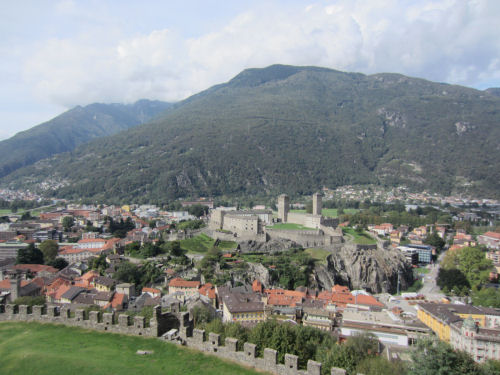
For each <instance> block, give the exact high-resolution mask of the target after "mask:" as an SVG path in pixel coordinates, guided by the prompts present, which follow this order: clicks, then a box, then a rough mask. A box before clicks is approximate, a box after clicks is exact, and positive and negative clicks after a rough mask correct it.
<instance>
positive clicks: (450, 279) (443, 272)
mask: <svg viewBox="0 0 500 375" xmlns="http://www.w3.org/2000/svg"><path fill="white" fill-rule="evenodd" d="M437 285H438V286H439V287H440V288H441V289H442V290H443V292H444V290H445V288H446V290H448V291H450V290H452V289H456V288H463V287H464V286H465V287H466V288H467V290H468V289H469V288H470V284H469V280H467V277H466V276H465V275H464V274H463V272H462V271H460V270H459V269H456V268H452V269H446V268H440V269H439V272H438V277H437Z"/></svg>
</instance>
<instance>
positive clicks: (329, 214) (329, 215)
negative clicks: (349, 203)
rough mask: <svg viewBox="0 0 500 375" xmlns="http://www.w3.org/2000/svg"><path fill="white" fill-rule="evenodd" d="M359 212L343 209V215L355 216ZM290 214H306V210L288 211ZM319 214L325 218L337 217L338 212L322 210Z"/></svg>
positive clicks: (330, 209)
mask: <svg viewBox="0 0 500 375" xmlns="http://www.w3.org/2000/svg"><path fill="white" fill-rule="evenodd" d="M358 211H359V210H357V209H355V208H345V209H344V213H345V214H350V215H352V214H355V213H356V212H358ZM290 212H296V213H302V214H305V213H306V210H290ZM321 214H322V215H323V216H326V217H334V218H336V217H338V216H339V215H338V210H337V209H336V208H323V209H322V210H321Z"/></svg>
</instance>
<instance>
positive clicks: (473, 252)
mask: <svg viewBox="0 0 500 375" xmlns="http://www.w3.org/2000/svg"><path fill="white" fill-rule="evenodd" d="M492 267H493V264H492V262H491V260H489V259H486V257H485V254H484V252H483V251H482V250H481V249H480V248H478V247H463V248H461V249H458V250H455V251H453V252H451V251H448V252H447V254H446V255H445V257H444V259H443V261H442V262H441V268H440V270H439V273H438V278H437V284H438V285H439V286H440V287H441V288H443V289H444V288H445V289H446V291H447V292H451V291H452V290H453V291H454V293H455V294H458V295H468V294H469V289H470V288H472V290H473V291H477V290H479V289H480V288H481V287H482V285H483V284H484V283H486V282H487V281H488V277H489V272H490V270H491V269H492ZM485 297H486V295H485ZM482 299H483V298H482V297H478V299H477V300H478V301H480V300H482Z"/></svg>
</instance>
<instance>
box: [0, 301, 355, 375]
mask: <svg viewBox="0 0 500 375" xmlns="http://www.w3.org/2000/svg"><path fill="white" fill-rule="evenodd" d="M0 321H26V322H29V321H36V322H41V323H55V324H64V325H68V326H76V327H82V328H87V329H94V330H97V331H107V332H114V333H121V334H129V335H130V334H131V335H137V336H147V337H161V339H163V340H165V341H167V342H172V343H176V344H183V345H186V346H188V347H190V348H193V349H197V350H200V351H203V352H205V353H210V354H212V355H215V356H217V357H220V358H224V359H228V360H231V361H234V362H238V363H240V364H243V365H246V366H250V367H252V368H255V369H257V370H261V371H268V372H271V373H273V374H276V375H321V368H322V365H321V363H319V362H315V361H312V360H309V361H308V362H307V369H305V370H299V368H298V364H299V358H298V357H297V356H296V355H293V354H285V361H284V363H278V353H277V351H276V350H274V349H269V348H266V349H264V351H263V354H264V355H263V357H258V356H257V346H256V345H255V344H252V343H249V342H245V343H244V344H243V350H238V340H237V339H234V338H231V337H227V338H226V339H225V341H224V343H221V339H220V335H218V334H216V333H212V332H211V333H209V334H208V337H207V335H206V333H205V331H204V330H198V329H193V321H192V319H190V316H189V313H188V312H180V313H177V314H174V313H162V312H161V307H160V306H156V307H155V308H154V311H153V318H151V320H150V321H149V326H146V319H145V318H144V317H142V316H135V317H133V318H131V317H130V316H128V315H125V314H119V315H118V316H117V315H116V314H115V313H101V312H100V311H90V312H89V313H88V316H87V315H86V314H85V311H84V310H82V309H76V310H71V309H70V308H61V309H59V308H58V307H56V306H33V307H32V308H31V307H29V306H26V305H20V306H16V305H10V304H9V305H5V306H4V305H0ZM172 328H176V329H178V331H179V336H178V337H167V335H164V334H165V333H166V332H168V331H169V330H170V329H172ZM345 373H346V372H345V370H344V369H339V368H332V369H331V374H332V375H345Z"/></svg>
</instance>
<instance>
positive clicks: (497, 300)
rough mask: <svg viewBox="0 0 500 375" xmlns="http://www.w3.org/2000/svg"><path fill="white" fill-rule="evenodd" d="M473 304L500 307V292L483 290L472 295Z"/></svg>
mask: <svg viewBox="0 0 500 375" xmlns="http://www.w3.org/2000/svg"><path fill="white" fill-rule="evenodd" d="M472 303H473V304H474V305H479V306H485V307H496V308H499V307H500V290H499V289H497V288H483V289H481V290H479V291H474V292H473V293H472Z"/></svg>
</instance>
